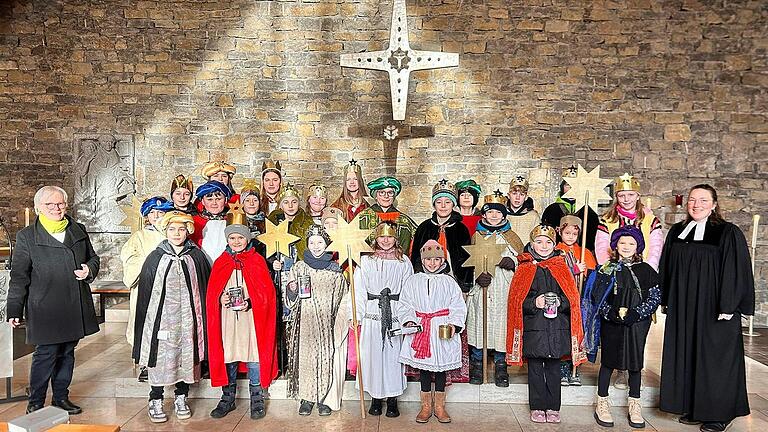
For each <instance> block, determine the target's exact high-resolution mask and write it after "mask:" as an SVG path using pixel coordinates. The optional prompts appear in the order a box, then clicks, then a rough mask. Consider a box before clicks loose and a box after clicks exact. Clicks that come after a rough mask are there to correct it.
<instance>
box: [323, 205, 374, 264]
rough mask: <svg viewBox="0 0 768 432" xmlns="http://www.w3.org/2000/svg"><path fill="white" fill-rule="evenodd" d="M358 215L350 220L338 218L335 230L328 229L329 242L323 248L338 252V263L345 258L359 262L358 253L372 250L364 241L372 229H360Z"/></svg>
mask: <svg viewBox="0 0 768 432" xmlns="http://www.w3.org/2000/svg"><path fill="white" fill-rule="evenodd" d="M359 218H360V215H358V216H355V218H354V219H352V221H351V222H349V223H347V222H346V221H345V220H344V219H339V226H338V227H337V228H336V229H335V230H331V231H328V235H330V236H331V244H330V245H328V247H327V248H325V250H326V251H327V252H338V253H339V263H343V262H344V261H346V260H347V259H349V260H350V261H352V262H358V263H359V262H360V254H361V253H363V252H373V249H371V246H370V245H369V244H368V243H367V242H366V241H365V240H366V239H367V238H368V236H369V235H371V232H372V231H373V230H369V229H360V219H359Z"/></svg>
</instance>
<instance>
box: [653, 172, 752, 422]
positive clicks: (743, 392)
mask: <svg viewBox="0 0 768 432" xmlns="http://www.w3.org/2000/svg"><path fill="white" fill-rule="evenodd" d="M717 205H718V202H717V192H716V191H715V189H714V188H713V187H712V186H709V185H706V184H702V185H697V186H694V187H693V188H691V191H690V193H689V195H688V218H687V219H686V221H685V222H680V223H677V224H675V225H674V226H672V228H671V229H670V230H669V234H668V235H667V241H666V243H665V245H664V250H663V252H662V254H661V262H660V265H659V278H660V280H661V287H662V291H661V292H662V297H661V305H662V306H663V307H666V310H667V319H666V327H665V330H664V351H663V355H662V361H661V392H660V398H659V408H660V409H661V410H663V411H667V412H671V413H675V414H681V415H682V416H681V417H680V422H681V423H684V424H699V423H703V424H702V426H701V430H702V431H705V432H706V431H723V430H725V429H726V428H727V427H728V425H729V424H730V422H731V421H732V420H733V419H734V418H736V417H740V416H745V415H748V414H749V402H748V400H747V383H746V371H745V367H744V340H743V339H742V335H741V316H742V315H752V314H753V313H754V311H755V286H754V278H753V276H752V268H751V263H750V258H749V250H748V248H747V241H746V239H745V238H744V234H743V233H742V232H741V230H740V229H739V227H737V226H736V225H734V224H732V223H729V222H726V221H725V220H723V218H722V216H720V212H719V211H718V206H717Z"/></svg>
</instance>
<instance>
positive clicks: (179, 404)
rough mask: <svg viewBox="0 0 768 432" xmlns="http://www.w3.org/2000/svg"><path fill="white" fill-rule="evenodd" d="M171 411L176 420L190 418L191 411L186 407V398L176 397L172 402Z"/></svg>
mask: <svg viewBox="0 0 768 432" xmlns="http://www.w3.org/2000/svg"><path fill="white" fill-rule="evenodd" d="M173 410H174V412H175V413H176V418H177V419H179V420H186V419H188V418H190V417H192V410H191V409H189V405H187V396H185V395H176V400H174V401H173Z"/></svg>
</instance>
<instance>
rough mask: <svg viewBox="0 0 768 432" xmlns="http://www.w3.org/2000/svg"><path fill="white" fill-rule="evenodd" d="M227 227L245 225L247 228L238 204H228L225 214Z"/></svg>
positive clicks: (241, 209)
mask: <svg viewBox="0 0 768 432" xmlns="http://www.w3.org/2000/svg"><path fill="white" fill-rule="evenodd" d="M227 225H245V226H248V224H247V223H246V220H245V213H244V212H243V206H242V205H241V204H238V203H230V204H229V211H228V212H227Z"/></svg>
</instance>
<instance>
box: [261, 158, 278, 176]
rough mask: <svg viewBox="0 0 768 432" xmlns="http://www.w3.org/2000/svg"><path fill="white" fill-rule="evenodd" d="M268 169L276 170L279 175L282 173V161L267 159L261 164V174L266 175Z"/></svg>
mask: <svg viewBox="0 0 768 432" xmlns="http://www.w3.org/2000/svg"><path fill="white" fill-rule="evenodd" d="M267 171H275V172H277V174H278V175H282V173H283V172H282V169H281V168H280V161H273V160H272V159H268V160H265V161H264V163H262V164H261V176H262V177H264V173H266V172H267Z"/></svg>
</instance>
